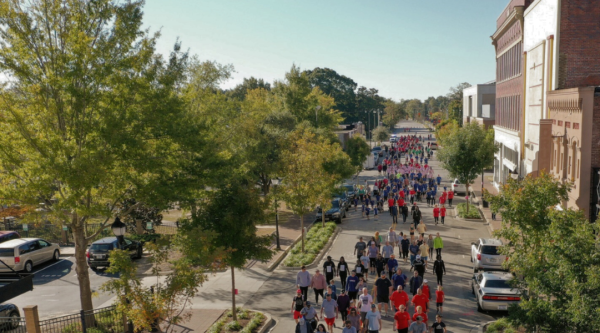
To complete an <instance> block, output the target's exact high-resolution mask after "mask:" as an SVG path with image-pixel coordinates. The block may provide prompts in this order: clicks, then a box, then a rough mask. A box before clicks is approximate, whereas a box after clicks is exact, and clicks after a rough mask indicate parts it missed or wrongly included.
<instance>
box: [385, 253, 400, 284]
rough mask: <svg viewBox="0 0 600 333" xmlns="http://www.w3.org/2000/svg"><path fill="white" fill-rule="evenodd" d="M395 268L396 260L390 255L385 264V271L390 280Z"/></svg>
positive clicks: (396, 265)
mask: <svg viewBox="0 0 600 333" xmlns="http://www.w3.org/2000/svg"><path fill="white" fill-rule="evenodd" d="M397 268H398V260H396V256H394V255H393V254H392V255H391V256H390V259H388V262H387V271H388V276H389V278H390V279H392V275H393V274H394V272H395V271H396V269H397Z"/></svg>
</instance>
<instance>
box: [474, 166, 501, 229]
mask: <svg viewBox="0 0 600 333" xmlns="http://www.w3.org/2000/svg"><path fill="white" fill-rule="evenodd" d="M493 175H494V174H493V172H486V173H484V176H483V179H484V182H483V188H484V189H485V190H487V191H488V192H489V193H490V194H492V195H497V194H498V190H497V189H496V188H495V187H494V184H493V183H492V181H493ZM477 180H478V181H481V178H478V179H477ZM477 185H481V183H479V184H477ZM472 187H473V192H474V193H475V198H476V200H475V201H477V203H478V204H479V210H480V211H481V212H482V213H483V217H484V219H485V221H486V223H487V224H488V229H489V230H490V233H493V232H494V231H495V230H498V229H500V228H502V214H500V213H497V214H496V220H495V221H494V220H492V210H491V207H489V205H488V207H483V204H482V203H481V198H482V193H481V187H480V186H475V184H474V185H473V186H472Z"/></svg>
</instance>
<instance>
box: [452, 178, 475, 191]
mask: <svg viewBox="0 0 600 333" xmlns="http://www.w3.org/2000/svg"><path fill="white" fill-rule="evenodd" d="M452 191H453V192H454V194H458V193H463V194H465V195H467V194H468V193H467V187H466V185H465V184H461V182H460V181H458V179H454V182H452ZM469 192H473V187H472V186H469Z"/></svg>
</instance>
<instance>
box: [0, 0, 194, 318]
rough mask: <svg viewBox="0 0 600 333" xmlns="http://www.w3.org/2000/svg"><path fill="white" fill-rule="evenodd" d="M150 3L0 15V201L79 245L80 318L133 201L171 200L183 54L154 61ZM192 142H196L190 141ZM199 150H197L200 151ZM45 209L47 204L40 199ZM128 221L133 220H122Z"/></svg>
mask: <svg viewBox="0 0 600 333" xmlns="http://www.w3.org/2000/svg"><path fill="white" fill-rule="evenodd" d="M142 6H143V2H142V1H126V2H114V1H110V0H98V1H81V0H68V1H62V0H33V1H29V2H27V3H26V4H25V3H23V2H20V1H5V2H4V3H3V6H2V9H1V10H0V22H1V23H2V24H1V27H0V38H1V39H2V40H3V41H4V42H3V43H2V44H0V71H1V72H2V74H3V75H4V77H6V78H8V80H7V81H5V84H4V85H3V87H2V89H1V91H0V108H1V110H2V117H1V118H0V127H1V128H2V133H1V134H0V142H1V144H0V146H1V147H2V148H1V149H0V160H1V165H0V195H2V197H3V198H6V199H5V200H6V201H9V202H18V203H21V204H32V205H36V204H38V203H39V202H40V200H43V201H44V202H45V204H46V208H48V209H49V212H48V213H47V214H48V215H51V216H52V219H53V220H55V221H58V223H61V224H63V223H64V224H66V225H68V226H69V227H70V228H71V230H72V231H73V235H74V240H75V261H76V265H75V266H76V273H77V279H78V282H79V291H80V297H81V307H82V309H83V310H86V311H89V310H92V309H93V305H92V290H91V287H90V281H89V275H88V266H87V263H86V257H85V252H86V249H87V245H88V242H89V241H90V240H92V239H93V238H94V237H95V235H96V234H97V233H98V232H100V231H101V230H102V229H103V228H99V229H98V230H99V231H98V232H96V233H93V234H86V228H85V225H86V223H87V222H88V221H89V220H90V219H91V218H93V217H95V218H102V224H103V225H104V226H106V225H107V224H108V221H109V220H110V219H111V218H112V217H114V216H115V214H116V213H117V211H118V203H119V202H120V201H121V200H123V199H124V198H127V197H135V198H137V199H138V200H140V201H143V202H147V203H148V204H150V205H154V204H155V203H156V202H158V201H160V200H158V199H159V197H160V196H161V195H163V194H165V193H168V192H169V191H166V190H164V189H163V188H162V185H165V186H166V187H168V184H169V182H168V179H170V178H172V176H173V167H174V165H175V164H176V163H177V161H178V160H179V158H178V157H176V156H174V155H176V154H179V150H178V149H177V148H176V146H177V145H176V144H175V142H174V140H173V137H171V134H173V133H174V132H175V131H177V130H178V129H179V128H180V127H181V124H182V120H185V119H186V116H185V114H184V112H185V108H184V104H183V102H182V100H181V99H180V98H179V96H178V94H177V92H178V88H179V87H181V85H182V84H183V80H184V79H185V76H184V74H185V69H186V65H187V54H182V53H181V52H180V45H179V44H176V45H175V48H174V51H173V53H172V54H171V55H170V57H169V59H168V61H165V60H164V59H163V58H162V57H160V56H158V55H156V54H155V50H154V46H155V44H156V41H157V38H158V35H149V33H148V32H147V30H142V17H143V15H142ZM190 130H194V129H191V128H190ZM196 140H199V139H196ZM40 198H41V199H40ZM122 213H123V214H125V213H127V212H122Z"/></svg>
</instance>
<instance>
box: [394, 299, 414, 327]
mask: <svg viewBox="0 0 600 333" xmlns="http://www.w3.org/2000/svg"><path fill="white" fill-rule="evenodd" d="M405 310H406V309H405V307H404V305H400V308H399V309H398V312H396V314H394V326H396V329H397V330H398V333H408V326H409V325H410V322H411V320H410V315H409V314H408V312H406V311H405Z"/></svg>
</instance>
